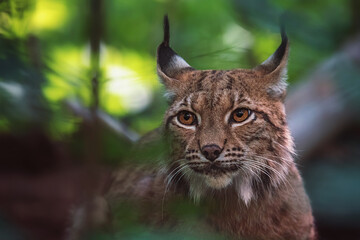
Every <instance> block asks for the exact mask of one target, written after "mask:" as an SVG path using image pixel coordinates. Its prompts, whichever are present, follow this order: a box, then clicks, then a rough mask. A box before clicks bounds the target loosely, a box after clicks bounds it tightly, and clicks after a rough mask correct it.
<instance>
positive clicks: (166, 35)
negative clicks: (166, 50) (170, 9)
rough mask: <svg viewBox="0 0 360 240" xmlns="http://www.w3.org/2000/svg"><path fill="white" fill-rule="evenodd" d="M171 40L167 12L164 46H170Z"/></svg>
mask: <svg viewBox="0 0 360 240" xmlns="http://www.w3.org/2000/svg"><path fill="white" fill-rule="evenodd" d="M169 42H170V30H169V19H168V15H167V14H166V15H165V16H164V40H163V44H164V47H169Z"/></svg>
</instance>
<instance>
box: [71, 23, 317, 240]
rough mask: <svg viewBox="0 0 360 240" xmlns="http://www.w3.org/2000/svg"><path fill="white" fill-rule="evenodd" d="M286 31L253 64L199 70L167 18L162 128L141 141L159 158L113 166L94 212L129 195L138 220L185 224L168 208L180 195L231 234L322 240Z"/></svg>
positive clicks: (106, 211)
mask: <svg viewBox="0 0 360 240" xmlns="http://www.w3.org/2000/svg"><path fill="white" fill-rule="evenodd" d="M281 38H282V41H281V44H280V46H279V47H278V49H277V50H276V51H275V52H274V54H273V55H271V56H270V57H269V58H268V59H267V60H265V61H264V62H263V63H262V64H260V65H259V66H257V67H255V68H253V69H233V70H196V69H194V68H192V67H191V66H190V65H189V64H188V63H187V62H186V61H185V60H184V59H183V58H182V57H180V56H179V55H178V54H177V53H176V52H175V51H174V50H172V48H170V46H169V40H170V34H169V22H168V19H167V17H165V18H164V39H163V42H162V43H161V44H160V46H159V47H158V50H157V72H158V75H159V77H160V79H161V82H162V83H163V85H164V86H165V89H166V92H167V94H166V97H167V100H168V103H169V107H168V109H167V111H166V113H165V117H164V120H163V124H162V126H161V127H160V128H159V129H157V130H155V131H153V132H151V133H149V134H148V135H146V136H145V137H144V138H143V139H142V140H141V141H140V143H139V148H138V149H144V148H149V146H150V149H151V147H152V146H154V145H156V144H155V143H159V142H160V143H164V144H162V146H165V147H164V149H163V151H162V152H161V154H159V155H161V156H159V159H161V160H159V164H152V166H146V167H130V166H127V167H121V168H120V170H118V171H117V172H116V173H114V175H113V181H112V184H111V186H110V187H109V188H108V190H107V193H106V194H105V195H104V196H102V197H101V199H102V200H99V199H97V200H96V201H93V202H92V203H91V204H92V205H91V206H93V207H94V208H101V209H102V211H99V210H98V209H96V210H94V212H97V213H100V212H102V215H101V216H100V217H98V219H105V218H106V217H105V216H108V215H111V210H112V208H113V206H114V205H115V204H118V203H119V202H122V201H131V202H132V203H133V204H136V205H137V207H138V209H140V211H139V212H140V216H139V221H140V222H142V223H145V224H147V225H148V226H151V227H164V228H167V229H170V230H171V229H179V228H181V225H182V221H181V220H179V219H178V218H177V216H176V214H172V212H171V208H169V207H167V206H168V205H169V203H171V202H174V201H176V199H182V200H183V201H188V202H189V203H191V204H193V205H194V206H195V207H204V206H206V209H207V212H206V213H203V214H202V215H201V216H197V217H198V218H199V219H198V221H197V222H198V223H199V226H201V228H204V229H207V231H210V232H211V231H213V232H214V233H220V234H221V235H224V236H226V237H228V238H230V239H257V240H260V239H261V240H281V239H283V240H315V239H316V233H315V227H314V223H313V222H314V220H313V216H312V210H311V206H310V204H309V199H308V197H307V195H306V193H305V190H304V187H303V183H302V179H301V176H300V174H299V172H298V169H297V167H296V165H295V163H294V160H293V155H294V144H293V140H292V137H291V135H290V132H289V129H288V126H287V123H286V114H285V108H284V104H283V100H284V98H285V95H286V86H287V84H286V78H287V76H286V74H287V71H286V67H287V59H288V53H289V44H288V38H287V36H286V34H285V32H284V31H283V30H282V32H281ZM157 149H158V148H157ZM137 151H141V150H137ZM92 215H93V214H88V216H92ZM75 216H76V213H75ZM77 222H79V221H77ZM87 222H88V223H89V222H92V221H87ZM78 225H79V224H78ZM89 225H91V224H89ZM94 225H95V224H94ZM187 227H189V226H187ZM197 227H198V226H196V227H195V226H194V229H197ZM71 230H72V231H73V235H72V236H76V234H75V232H76V230H75V227H73V228H72V229H71ZM70 235H71V234H70Z"/></svg>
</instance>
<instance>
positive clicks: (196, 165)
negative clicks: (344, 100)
mask: <svg viewBox="0 0 360 240" xmlns="http://www.w3.org/2000/svg"><path fill="white" fill-rule="evenodd" d="M164 31H165V33H164V41H163V42H162V43H161V45H160V46H159V48H158V52H157V63H158V65H157V67H158V69H157V70H158V74H159V76H160V78H161V80H162V82H163V84H164V85H165V88H166V90H167V95H168V98H169V103H170V107H169V108H168V110H167V112H166V114H165V120H164V124H165V131H166V132H167V133H168V135H170V136H171V143H170V144H171V147H172V162H171V164H170V165H171V166H172V168H170V169H171V170H170V172H169V181H171V179H176V177H184V179H186V181H188V183H189V186H190V193H191V195H192V197H193V198H194V199H195V200H198V199H199V198H200V197H201V196H202V195H204V194H206V192H207V191H209V190H210V191H212V192H214V191H217V190H221V189H225V188H234V189H235V190H236V192H237V193H238V196H239V198H240V199H242V200H243V201H244V202H245V203H246V204H248V203H249V202H250V200H251V199H256V198H257V197H258V195H259V193H260V192H261V191H266V190H267V189H269V188H272V187H276V186H278V185H279V184H280V183H281V182H283V181H284V179H285V177H286V174H287V172H288V169H289V167H290V166H292V164H293V162H292V156H291V153H292V151H293V142H292V139H291V136H290V133H289V130H288V128H287V126H286V115H285V110H284V104H283V99H284V96H285V93H286V64H287V55H288V51H289V50H288V40H287V37H286V35H285V33H284V31H282V42H281V45H280V46H279V48H278V49H277V50H276V51H275V53H274V54H273V55H272V56H270V57H269V58H268V59H267V60H266V61H265V62H264V63H262V64H261V65H259V66H258V67H256V68H254V69H234V70H195V69H193V68H192V67H191V66H190V65H189V64H188V63H187V62H186V61H185V60H184V59H183V58H181V57H180V56H179V55H177V54H176V53H175V52H174V51H173V50H172V49H171V48H170V46H169V23H168V20H167V17H165V20H164Z"/></svg>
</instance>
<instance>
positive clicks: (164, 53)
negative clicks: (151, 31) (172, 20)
mask: <svg viewBox="0 0 360 240" xmlns="http://www.w3.org/2000/svg"><path fill="white" fill-rule="evenodd" d="M169 41H170V27H169V19H168V16H167V15H165V16H164V39H163V42H162V43H161V44H160V45H159V47H158V50H157V63H158V72H159V73H160V74H159V75H162V74H165V76H167V77H170V78H172V77H174V76H175V75H176V74H178V73H179V72H181V71H184V70H190V69H192V68H191V66H190V65H189V64H188V63H187V62H186V61H185V60H184V59H183V58H181V57H180V56H179V55H178V54H177V53H176V52H175V51H174V50H172V49H171V48H170V43H169ZM161 73H162V74H161Z"/></svg>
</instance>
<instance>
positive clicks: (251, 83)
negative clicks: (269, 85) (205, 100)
mask: <svg viewBox="0 0 360 240" xmlns="http://www.w3.org/2000/svg"><path fill="white" fill-rule="evenodd" d="M175 78H176V79H178V80H177V81H179V82H181V83H180V84H179V86H178V88H177V98H176V99H182V98H184V97H185V96H187V95H189V94H191V93H196V92H208V93H210V92H224V91H225V92H238V93H241V94H242V95H244V96H251V98H253V99H254V98H255V99H257V98H264V99H265V98H267V94H266V91H265V90H266V89H265V88H264V86H263V82H264V78H266V77H265V76H263V75H262V74H261V73H259V72H258V71H256V70H253V69H236V70H192V71H183V72H180V73H179V74H178V75H176V76H175Z"/></svg>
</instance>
